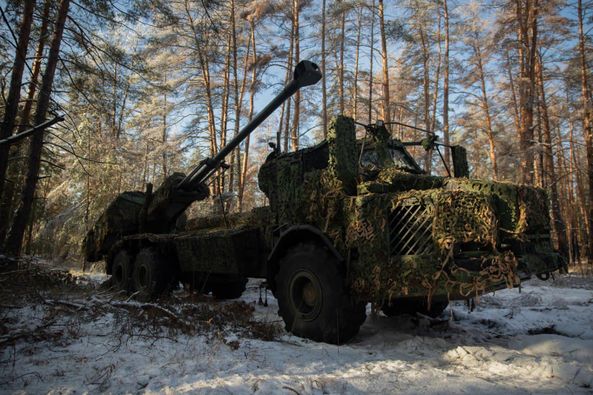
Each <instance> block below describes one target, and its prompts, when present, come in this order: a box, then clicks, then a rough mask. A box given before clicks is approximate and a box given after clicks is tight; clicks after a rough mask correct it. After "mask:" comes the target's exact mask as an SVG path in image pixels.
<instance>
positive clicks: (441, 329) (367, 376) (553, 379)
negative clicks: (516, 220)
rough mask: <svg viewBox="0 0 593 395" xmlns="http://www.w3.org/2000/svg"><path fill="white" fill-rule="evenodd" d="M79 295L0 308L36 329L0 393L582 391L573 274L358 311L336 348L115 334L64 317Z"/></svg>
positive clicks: (11, 363) (12, 359)
mask: <svg viewBox="0 0 593 395" xmlns="http://www.w3.org/2000/svg"><path fill="white" fill-rule="evenodd" d="M75 275H76V276H78V277H81V280H80V282H82V283H90V284H92V283H97V282H98V281H100V280H102V279H104V277H101V276H96V275H94V276H92V277H89V276H86V277H85V276H84V275H82V274H80V273H78V274H75ZM259 283H260V282H259V281H256V280H251V281H250V282H249V284H248V290H247V291H246V292H245V294H244V295H243V297H242V300H243V301H245V302H247V303H249V304H250V305H252V306H253V307H254V309H255V311H254V315H255V318H256V320H258V321H260V322H268V323H276V324H277V325H278V326H280V327H283V325H282V322H281V321H280V318H279V317H278V315H277V303H276V301H275V300H274V299H273V297H272V296H271V295H268V302H269V305H268V306H261V305H258V304H257V301H258V299H259V293H258V286H259ZM97 292H100V291H97ZM46 297H47V296H46ZM92 300H93V299H91V301H92ZM97 300H98V299H97ZM68 303H70V304H71V305H68ZM84 303H87V304H88V303H89V301H88V299H86V300H82V299H81V300H76V298H74V299H69V300H68V302H67V303H65V305H64V314H56V305H54V306H53V308H52V309H51V310H50V309H49V308H48V306H47V304H30V305H27V306H24V307H18V308H8V309H5V308H2V310H0V311H1V313H0V317H1V318H2V325H6V326H7V327H8V328H10V332H9V333H10V335H12V336H14V335H15V334H18V333H21V332H22V333H26V332H28V333H30V332H31V331H33V330H36V331H37V332H36V333H46V336H38V337H37V338H31V337H26V338H23V339H22V340H19V341H17V342H16V344H15V346H14V347H12V346H8V347H4V348H2V346H0V392H2V393H19V394H20V393H31V394H37V393H51V394H73V393H81V392H82V393H98V392H107V393H137V392H141V393H148V394H161V393H165V394H174V393H175V394H176V393H208V394H251V393H256V394H276V393H286V394H297V393H298V394H334V393H347V394H358V393H365V394H366V393H377V394H379V393H381V394H383V393H403V394H417V393H431V394H433V393H434V394H453V393H455V394H457V393H468V394H474V393H480V394H509V393H510V394H527V393H544V394H545V393H550V394H556V393H593V389H592V388H593V314H592V306H593V280H591V279H583V278H579V277H575V276H565V277H563V278H561V279H558V280H557V281H555V282H551V281H550V282H547V283H545V282H541V281H539V280H532V281H530V282H528V283H526V284H524V285H523V287H522V289H521V290H519V289H512V290H504V291H499V292H496V293H495V294H490V295H485V296H483V297H482V298H481V299H480V300H479V303H478V304H477V306H476V309H475V310H474V311H473V312H469V311H468V308H467V307H466V306H465V304H464V303H463V302H455V303H453V305H452V306H450V308H448V309H447V310H446V311H445V312H444V314H443V316H442V317H440V319H439V320H429V319H427V318H424V317H410V316H403V317H396V318H388V317H385V316H383V315H382V314H380V313H378V314H371V312H370V307H369V316H368V318H367V320H366V322H365V324H364V325H363V327H362V328H361V331H360V333H359V334H358V335H357V336H356V337H355V338H354V339H353V340H352V341H351V342H349V343H348V344H346V345H342V346H334V345H329V344H324V343H315V342H312V341H309V340H305V339H301V338H298V337H296V336H293V335H291V334H289V333H286V332H284V331H282V332H281V333H280V335H279V337H278V338H277V339H276V340H274V341H264V340H260V339H256V338H250V337H246V336H244V335H243V334H242V333H241V332H239V331H238V330H237V329H236V328H233V327H232V326H229V328H227V329H225V330H222V331H221V330H219V329H213V330H211V331H210V332H206V333H201V334H198V335H186V334H182V333H172V332H170V331H167V330H165V329H162V330H155V329H153V330H144V331H141V330H136V328H133V327H131V328H129V331H127V332H125V331H124V332H122V331H121V330H120V329H121V328H122V327H125V322H124V321H122V315H121V314H119V313H113V312H105V311H102V310H97V311H94V310H93V309H89V310H88V312H87V313H84V314H83V313H78V314H72V313H71V312H72V309H73V308H74V309H75V306H78V305H81V306H82V305H83V304H84ZM206 303H207V302H206ZM225 303H228V302H225ZM58 307H59V306H58ZM48 322H49V323H50V325H49V326H46V327H44V328H42V329H39V328H40V327H41V326H43V325H48ZM122 325H123V326H122ZM49 329H51V330H49ZM43 331H45V332H43ZM57 331H61V334H62V336H56V335H55V332H57ZM51 333H54V337H52V336H50V335H51ZM1 339H2V338H1V337H0V340H1Z"/></svg>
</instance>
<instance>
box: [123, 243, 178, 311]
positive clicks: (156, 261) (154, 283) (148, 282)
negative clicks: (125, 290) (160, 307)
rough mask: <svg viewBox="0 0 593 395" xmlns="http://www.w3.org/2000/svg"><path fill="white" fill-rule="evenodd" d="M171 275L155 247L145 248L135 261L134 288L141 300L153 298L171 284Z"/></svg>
mask: <svg viewBox="0 0 593 395" xmlns="http://www.w3.org/2000/svg"><path fill="white" fill-rule="evenodd" d="M171 277H172V276H171V275H170V272H169V270H167V267H166V266H165V262H164V261H163V259H162V258H161V256H160V254H159V253H158V252H157V251H156V250H155V249H154V248H143V249H142V250H140V252H139V253H138V255H137V256H136V261H135V263H134V274H133V276H132V278H133V281H134V288H135V289H136V293H137V295H138V299H140V300H153V299H155V298H156V297H158V296H159V295H161V294H162V293H163V292H164V291H165V290H167V288H168V287H169V286H170V285H171Z"/></svg>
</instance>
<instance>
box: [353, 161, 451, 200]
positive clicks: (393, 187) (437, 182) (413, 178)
mask: <svg viewBox="0 0 593 395" xmlns="http://www.w3.org/2000/svg"><path fill="white" fill-rule="evenodd" d="M444 180H445V179H444V178H443V177H436V176H428V175H424V174H412V173H409V172H405V171H402V170H400V169H397V168H394V167H389V168H386V169H383V170H381V171H380V172H379V174H378V176H377V178H376V179H375V180H373V181H367V182H362V183H360V184H359V185H358V193H359V194H366V193H388V192H403V191H409V190H412V189H413V190H424V189H433V188H441V187H442V186H443V184H444Z"/></svg>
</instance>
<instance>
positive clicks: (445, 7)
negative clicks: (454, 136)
mask: <svg viewBox="0 0 593 395" xmlns="http://www.w3.org/2000/svg"><path fill="white" fill-rule="evenodd" d="M443 16H444V17H445V60H444V62H443V140H444V143H445V144H446V145H449V144H450V139H449V7H448V5H447V0H443ZM445 163H446V164H447V167H448V168H449V169H450V168H451V152H450V150H448V149H446V150H445Z"/></svg>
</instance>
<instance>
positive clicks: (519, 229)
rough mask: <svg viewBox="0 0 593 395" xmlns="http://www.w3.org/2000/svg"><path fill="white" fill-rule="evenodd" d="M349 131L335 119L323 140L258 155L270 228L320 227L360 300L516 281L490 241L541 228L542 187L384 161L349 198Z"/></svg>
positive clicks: (459, 293)
mask: <svg viewBox="0 0 593 395" xmlns="http://www.w3.org/2000/svg"><path fill="white" fill-rule="evenodd" d="M350 133H352V134H351V135H350ZM340 136H343V137H344V136H345V137H344V138H343V139H342V140H341V138H340ZM348 136H350V137H348ZM351 136H353V124H352V122H351V121H349V120H347V119H345V118H338V119H337V120H335V121H332V122H331V123H330V129H329V130H328V142H327V143H323V144H320V145H318V146H315V147H312V148H310V149H307V150H304V151H300V152H295V153H285V154H280V155H278V156H277V157H275V158H273V160H269V161H266V164H264V166H262V168H261V170H260V174H259V181H260V187H261V189H262V191H264V193H266V195H267V196H268V198H269V200H270V206H271V210H272V212H273V213H274V215H275V223H276V224H278V225H284V224H287V225H290V224H303V223H307V224H311V225H315V226H317V227H318V228H319V229H321V230H322V231H323V232H325V234H326V235H327V236H328V237H329V238H330V240H331V241H332V243H333V244H334V245H335V247H336V249H337V250H338V251H339V252H340V254H341V255H342V257H344V259H345V260H346V262H347V273H348V281H349V285H350V287H351V289H352V290H353V291H354V292H355V293H356V294H357V295H358V296H360V298H361V299H363V300H366V301H373V302H377V303H381V302H383V301H386V300H387V299H391V298H394V297H401V296H425V295H427V294H428V295H429V296H431V295H433V294H438V295H445V296H446V295H450V296H451V297H455V298H459V297H468V296H471V295H479V294H481V293H483V292H487V291H490V290H492V289H496V288H500V287H501V286H505V285H506V286H513V285H514V284H516V283H517V281H518V278H517V276H516V273H517V262H518V259H517V257H515V255H514V254H513V253H512V252H510V250H507V251H504V250H502V249H500V248H499V247H500V245H501V243H502V242H506V241H505V240H506V239H509V238H510V239H512V240H517V241H520V240H523V239H524V238H526V235H527V234H529V233H530V232H533V233H545V232H547V230H548V226H547V220H546V216H545V215H541V213H545V212H547V207H546V200H545V193H543V192H542V191H541V190H538V189H535V188H529V187H523V186H517V185H512V184H505V183H496V182H487V181H476V180H469V179H465V178H457V179H450V178H443V177H434V176H428V175H415V174H411V173H409V172H405V171H403V170H402V169H401V168H396V167H391V168H385V169H382V170H380V171H378V172H377V173H376V174H375V175H373V177H372V178H365V177H364V176H365V175H364V174H363V172H361V173H360V174H358V178H359V180H358V181H359V183H358V186H357V191H356V194H354V193H351V185H352V184H351V180H352V177H353V176H355V177H356V172H355V169H354V168H352V167H351V166H352V163H353V162H352V158H353V154H355V155H356V154H357V147H356V142H355V141H354V140H353V137H351ZM337 141H345V142H346V143H345V144H343V145H341V146H334V144H335V142H337ZM376 143H377V144H378V143H380V142H376ZM379 145H380V144H379ZM358 154H360V153H359V152H358ZM273 155H275V154H273ZM354 159H355V160H356V161H358V158H356V157H355V158H354ZM360 178H363V179H364V181H362V180H360ZM369 180H370V181H369ZM503 239H505V240H503ZM472 254H473V255H472ZM461 258H463V259H464V260H463V259H461Z"/></svg>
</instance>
